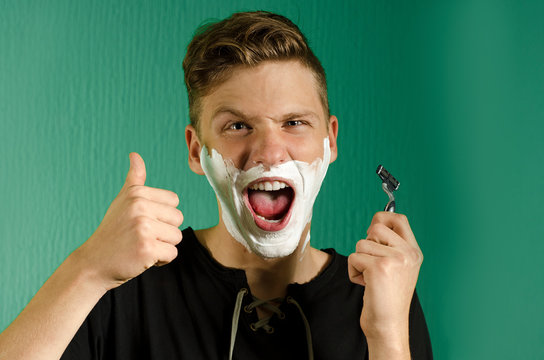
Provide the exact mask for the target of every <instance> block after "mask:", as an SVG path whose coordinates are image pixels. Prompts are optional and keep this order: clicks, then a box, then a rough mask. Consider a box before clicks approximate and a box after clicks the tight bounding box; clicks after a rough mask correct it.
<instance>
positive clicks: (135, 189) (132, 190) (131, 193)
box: [127, 185, 143, 198]
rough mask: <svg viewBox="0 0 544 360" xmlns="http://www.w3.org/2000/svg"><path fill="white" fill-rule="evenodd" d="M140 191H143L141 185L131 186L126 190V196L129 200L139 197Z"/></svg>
mask: <svg viewBox="0 0 544 360" xmlns="http://www.w3.org/2000/svg"><path fill="white" fill-rule="evenodd" d="M142 190H143V186H141V185H132V186H131V187H129V188H128V190H127V196H128V197H129V198H134V197H140V196H142Z"/></svg>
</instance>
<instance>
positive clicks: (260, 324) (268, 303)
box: [229, 288, 314, 360]
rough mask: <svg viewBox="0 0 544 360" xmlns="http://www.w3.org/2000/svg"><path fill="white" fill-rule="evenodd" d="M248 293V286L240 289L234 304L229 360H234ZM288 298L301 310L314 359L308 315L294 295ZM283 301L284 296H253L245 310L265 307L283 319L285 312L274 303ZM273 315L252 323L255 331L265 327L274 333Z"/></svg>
mask: <svg viewBox="0 0 544 360" xmlns="http://www.w3.org/2000/svg"><path fill="white" fill-rule="evenodd" d="M247 293H248V290H247V289H246V288H242V289H240V291H239V292H238V295H237V296H236V303H235V305H234V312H233V314H232V328H231V333H230V350H229V360H232V354H233V352H234V342H235V341H236V333H237V332H238V321H239V319H240V311H241V309H242V300H243V299H244V295H246V294H247ZM286 300H287V303H289V304H293V305H295V306H296V307H297V309H298V311H299V312H300V315H301V317H302V321H303V322H304V327H305V329H306V343H307V344H308V359H309V360H313V359H314V351H313V346H312V334H311V331H310V324H309V323H308V319H307V318H306V315H304V312H303V311H302V308H301V307H300V305H299V303H298V302H297V301H296V300H295V299H293V297H291V296H288V297H287V299H286ZM281 301H283V299H282V298H276V299H271V300H260V299H257V298H256V297H254V296H253V302H251V303H250V304H249V305H247V306H246V307H245V311H246V312H251V311H252V310H253V309H255V308H256V307H264V308H265V309H267V310H269V311H271V312H273V313H274V314H276V315H278V317H279V318H280V319H283V318H284V317H285V314H284V313H283V312H282V311H281V310H280V309H279V307H278V306H276V305H274V303H278V302H281ZM272 316H273V315H271V316H268V317H265V318H262V319H260V320H259V321H257V322H256V323H253V324H251V325H250V327H251V329H252V330H253V331H257V330H258V329H260V328H263V329H264V330H265V331H266V332H267V333H269V334H271V333H273V332H274V328H272V327H271V326H270V325H269V324H268V323H269V322H270V319H271V318H272Z"/></svg>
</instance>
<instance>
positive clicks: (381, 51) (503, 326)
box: [0, 0, 544, 359]
mask: <svg viewBox="0 0 544 360" xmlns="http://www.w3.org/2000/svg"><path fill="white" fill-rule="evenodd" d="M253 9H267V10H271V11H276V12H279V13H282V14H284V15H286V16H288V17H290V18H291V19H292V20H294V21H295V22H296V23H298V24H299V25H300V27H301V28H302V30H303V31H304V32H305V33H306V34H307V36H308V38H309V40H310V42H311V45H312V46H313V48H314V50H315V52H316V53H317V55H318V56H319V57H320V58H321V59H322V62H323V64H324V67H325V69H326V70H327V76H328V79H329V89H330V90H329V91H330V102H331V108H332V111H333V113H334V114H336V115H337V116H338V117H339V119H340V135H339V136H340V138H339V147H340V149H339V151H340V153H339V158H338V160H337V161H336V162H335V163H334V164H333V165H332V166H331V167H330V168H329V174H328V177H327V179H326V181H325V184H324V186H323V189H322V192H321V195H320V197H319V198H318V201H317V205H316V209H315V213H314V224H313V231H312V241H313V243H314V245H315V246H317V247H331V246H334V247H336V248H337V249H338V250H339V251H340V252H341V253H344V254H349V253H350V252H351V250H352V249H353V247H354V244H355V242H356V241H357V240H358V239H359V238H360V237H362V236H363V235H364V233H365V230H366V228H367V226H368V224H369V222H370V219H371V217H372V214H373V213H374V212H375V211H377V210H380V209H382V208H383V206H384V204H385V201H386V196H385V194H384V193H383V192H382V191H381V188H380V184H379V181H378V179H377V177H376V175H375V173H374V171H375V168H376V166H377V164H378V163H383V164H384V165H385V166H386V168H387V169H389V170H391V172H392V173H393V174H394V175H395V176H396V177H397V178H398V179H399V180H400V182H401V187H400V189H399V191H398V207H399V211H400V212H403V213H405V214H407V215H408V217H409V219H410V221H411V224H412V228H413V230H414V232H415V234H416V236H417V238H418V241H419V243H420V245H421V248H422V250H423V252H424V254H425V261H424V264H423V267H422V270H421V274H420V278H419V282H418V291H419V293H420V298H421V301H422V303H423V306H424V310H425V312H426V316H427V320H428V324H429V328H430V332H431V336H432V340H433V347H434V351H435V355H436V358H438V359H542V358H544V347H543V346H542V339H544V325H543V323H544V315H543V314H544V311H543V310H542V298H543V297H544V285H543V283H544V281H543V279H544V276H543V270H542V265H541V263H542V258H543V255H544V241H543V240H544V230H543V226H542V217H543V215H544V212H543V210H542V209H541V207H540V206H541V205H542V202H543V196H542V189H541V188H542V185H544V170H543V167H542V164H543V157H544V156H543V155H544V151H543V150H542V148H543V145H544V144H543V143H544V141H543V140H544V136H543V134H544V125H543V116H544V25H543V24H544V22H543V21H542V19H543V18H544V2H542V1H530V0H527V1H523V2H520V1H501V0H496V1H484V0H461V1H459V0H455V1H450V2H437V1H431V0H428V1H385V0H375V1H352V2H348V1H346V2H342V1H324V0H322V1H312V2H310V1H300V2H293V1H230V2H225V1H219V0H217V1H191V2H188V1H151V0H149V1H139V2H136V1H125V2H120V1H68V0H66V1H61V0H55V1H48V2H43V1H26V0H0V329H4V328H5V327H6V326H8V324H9V323H10V322H11V321H12V320H13V319H14V317H15V316H16V315H17V314H18V313H19V312H20V311H21V309H22V308H23V307H24V305H25V304H26V303H27V302H28V301H29V300H30V298H31V297H32V295H33V294H34V293H35V292H36V291H37V290H38V288H39V287H40V285H41V284H42V283H43V282H44V281H45V280H46V279H47V277H48V276H49V275H50V274H51V273H52V272H53V271H54V269H55V268H56V267H57V266H58V264H60V262H62V260H63V259H64V258H65V257H66V256H67V255H68V254H69V253H70V252H71V251H72V250H74V249H75V248H76V247H77V246H78V245H79V244H81V243H82V242H83V241H85V239H87V238H88V237H89V236H90V235H91V234H92V232H93V230H94V229H95V228H96V227H97V226H98V224H99V223H100V220H101V218H102V216H103V215H104V213H105V211H106V209H107V207H108V206H109V203H110V202H111V200H112V199H113V198H114V197H115V195H116V194H117V192H118V191H119V189H120V188H121V186H122V184H123V181H124V177H125V174H126V171H127V169H128V164H129V162H128V153H129V152H130V151H137V152H139V153H140V154H141V155H142V156H143V158H144V160H145V161H146V165H147V169H148V182H147V184H148V185H150V186H154V187H162V188H166V189H170V190H173V191H175V192H177V193H178V194H179V195H180V198H181V201H182V203H181V209H182V211H183V212H184V214H185V219H186V220H185V224H184V226H192V227H195V228H199V227H204V226H211V225H213V224H215V222H216V221H217V215H216V203H215V200H214V196H213V193H212V191H211V189H210V188H209V185H208V184H207V182H206V180H205V178H203V177H199V176H197V175H195V174H193V173H191V172H190V170H189V168H188V166H187V151H186V147H185V143H184V134H183V130H184V127H185V125H186V123H187V100H186V93H185V89H184V85H183V74H182V70H181V61H182V58H183V55H184V52H185V47H186V45H187V43H188V41H189V40H190V38H191V35H192V33H193V31H194V29H195V28H196V26H197V25H199V24H200V23H201V22H202V21H204V20H206V19H210V18H223V17H225V16H227V15H229V14H230V13H231V12H233V11H236V10H253Z"/></svg>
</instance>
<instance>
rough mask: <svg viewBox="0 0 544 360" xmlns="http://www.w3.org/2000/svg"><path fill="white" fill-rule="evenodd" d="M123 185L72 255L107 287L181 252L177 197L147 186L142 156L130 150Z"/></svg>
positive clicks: (113, 285)
mask: <svg viewBox="0 0 544 360" xmlns="http://www.w3.org/2000/svg"><path fill="white" fill-rule="evenodd" d="M129 157H130V169H129V171H128V174H127V177H126V181H125V184H124V185H123V187H122V188H121V191H120V192H119V194H118V195H117V197H116V198H115V199H114V200H113V202H112V203H111V205H110V207H109V208H108V210H107V212H106V215H105V216H104V219H103V220H102V222H101V223H100V225H99V226H98V228H97V229H96V231H95V232H94V234H93V235H92V236H91V237H90V238H89V239H88V240H87V241H86V242H85V243H84V244H83V245H82V246H81V247H80V248H78V249H77V250H76V251H75V252H74V254H75V255H76V256H77V258H78V260H79V262H80V265H81V266H85V267H86V268H88V269H92V271H93V273H94V275H95V278H96V280H97V281H98V282H99V283H100V284H102V286H104V288H105V289H106V290H109V289H112V288H115V287H117V286H119V285H121V284H123V283H124V282H126V281H128V280H130V279H132V278H134V277H136V276H138V275H140V274H141V273H142V272H144V271H145V270H147V269H149V268H150V267H151V266H154V265H158V266H160V265H164V264H167V263H169V262H170V261H172V260H173V259H174V258H175V257H176V256H177V248H176V246H175V245H177V244H178V243H179V242H180V241H181V238H182V234H181V230H180V229H179V226H180V225H181V224H182V222H183V214H182V213H181V211H180V210H178V209H177V206H178V205H179V198H178V196H177V195H176V194H175V193H174V192H171V191H168V190H163V189H157V188H151V187H148V186H145V185H144V184H145V179H146V171H145V164H144V161H143V159H142V158H141V156H140V155H139V154H137V153H130V155H129Z"/></svg>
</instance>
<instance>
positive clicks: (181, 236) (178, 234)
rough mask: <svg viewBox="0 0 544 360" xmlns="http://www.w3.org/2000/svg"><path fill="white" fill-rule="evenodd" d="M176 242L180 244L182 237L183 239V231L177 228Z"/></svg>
mask: <svg viewBox="0 0 544 360" xmlns="http://www.w3.org/2000/svg"><path fill="white" fill-rule="evenodd" d="M176 230H177V231H176V244H179V242H180V241H181V239H183V233H182V231H181V230H180V229H178V228H176Z"/></svg>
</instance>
